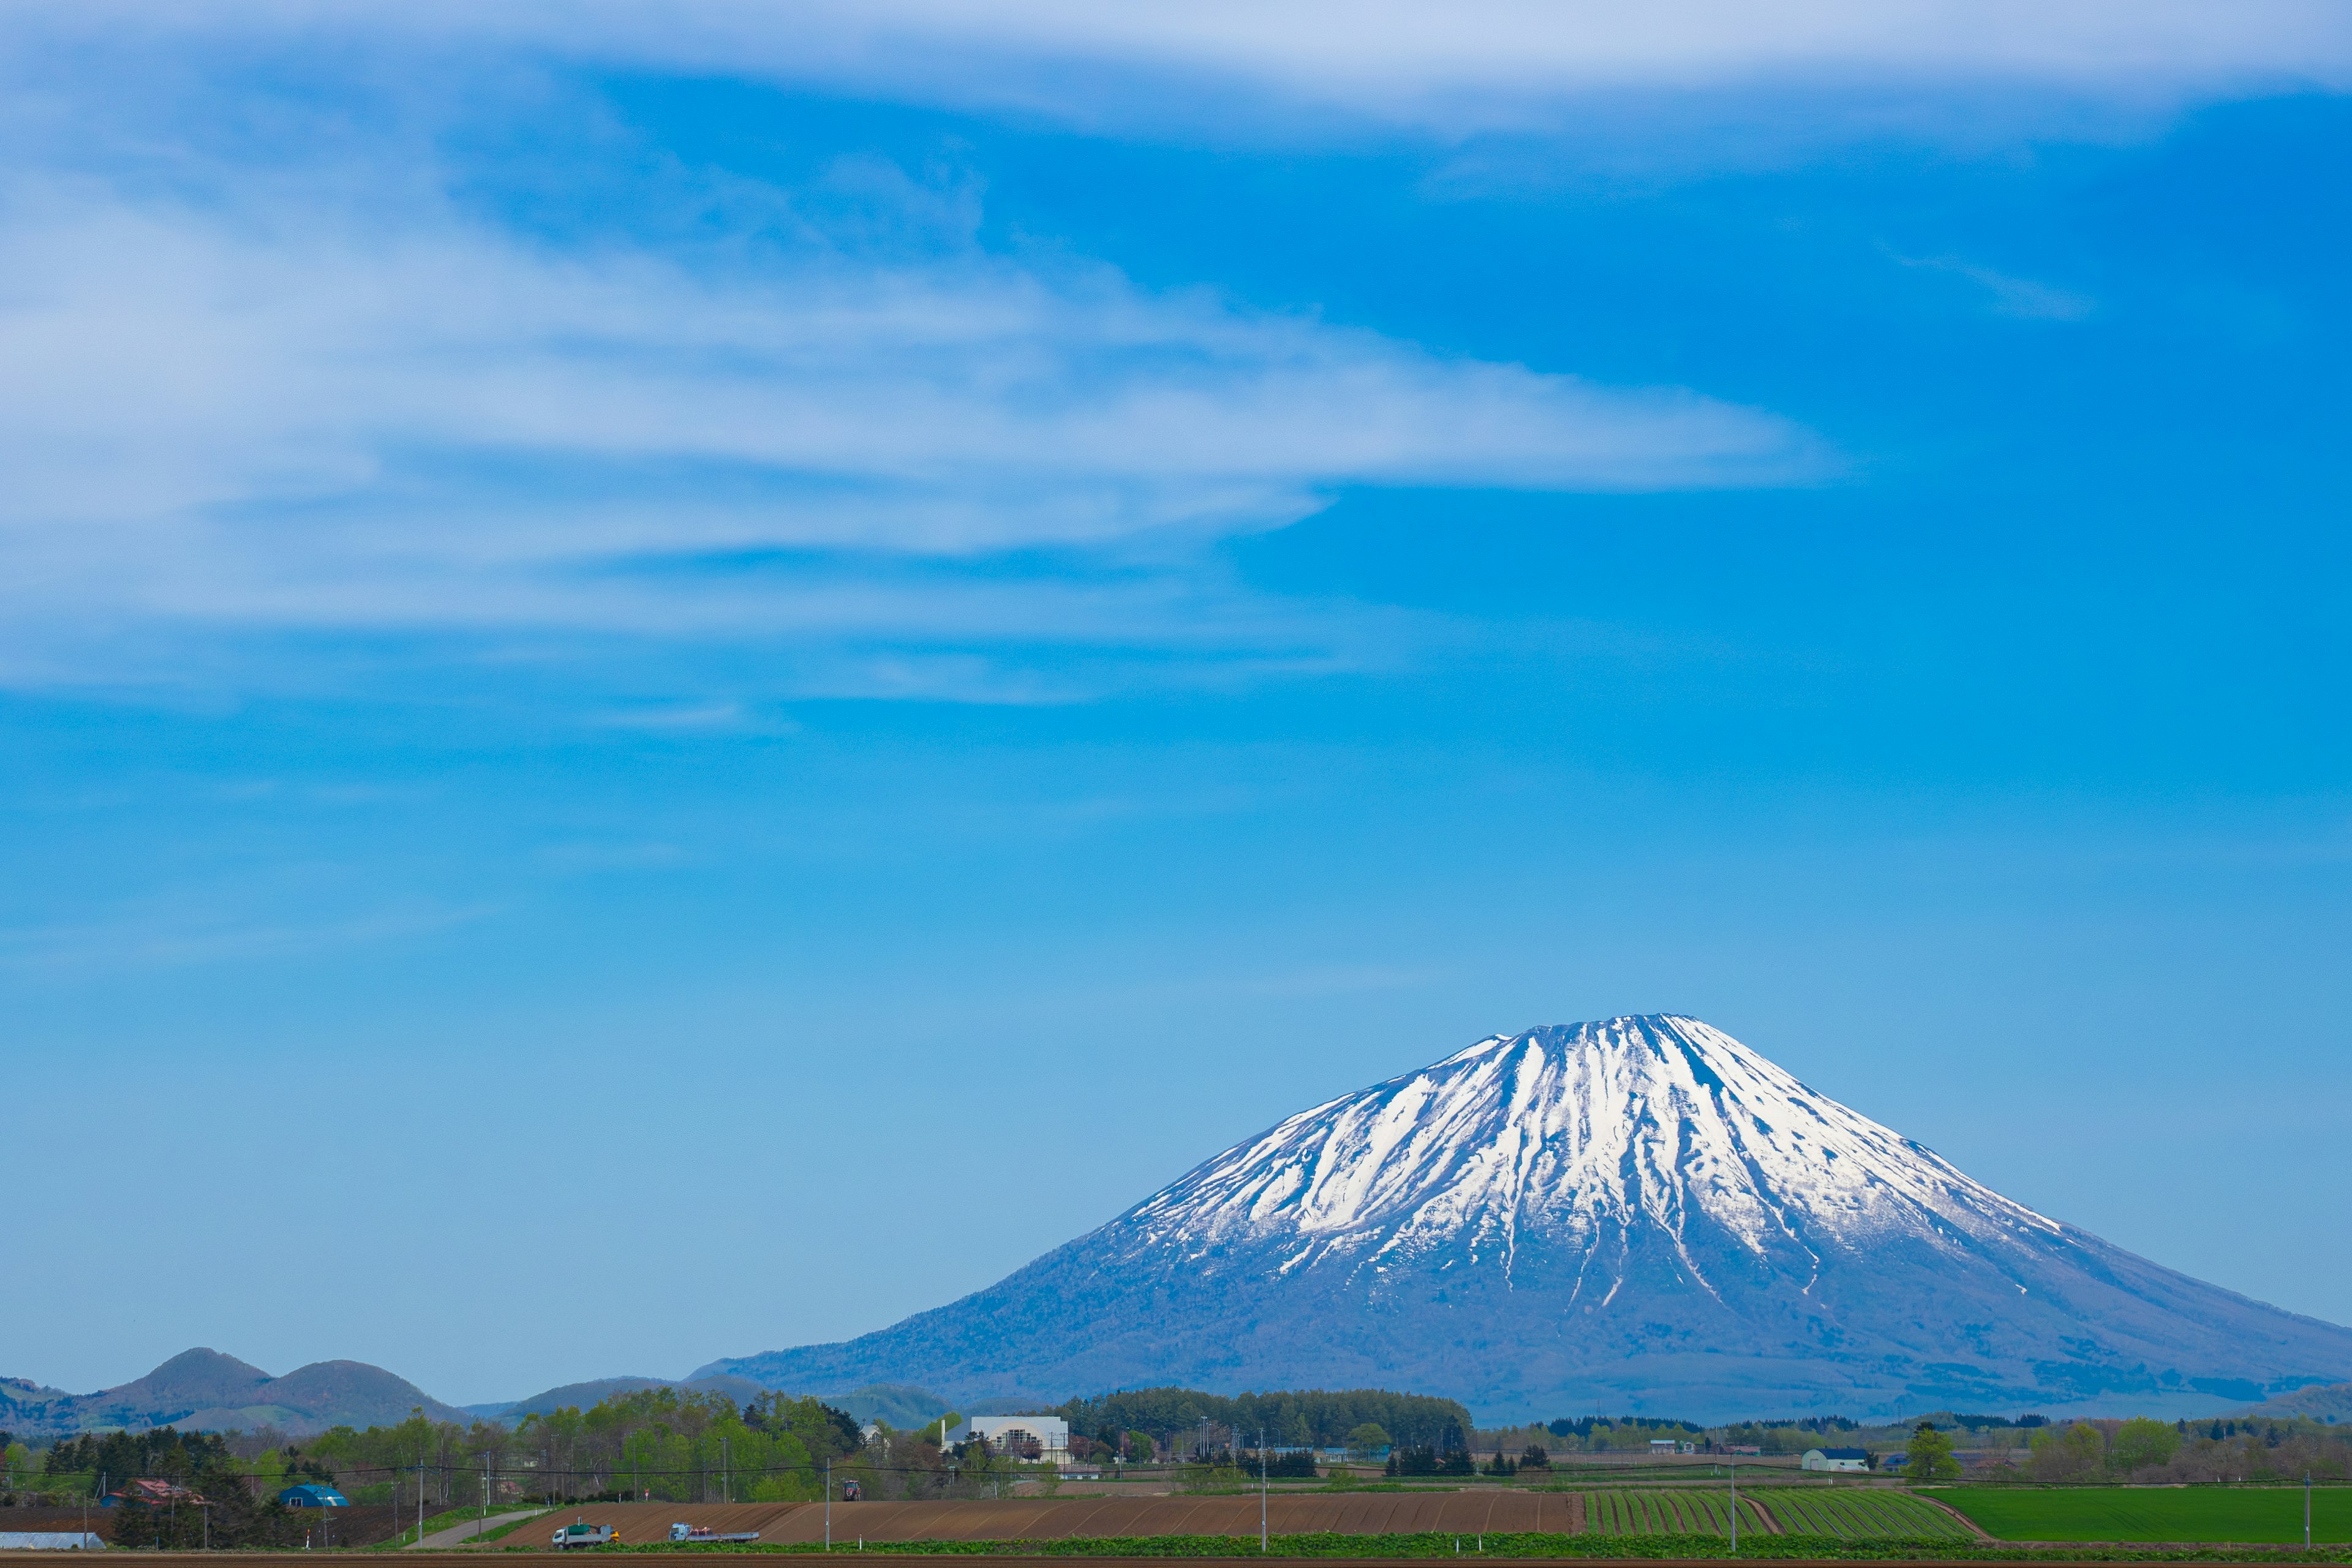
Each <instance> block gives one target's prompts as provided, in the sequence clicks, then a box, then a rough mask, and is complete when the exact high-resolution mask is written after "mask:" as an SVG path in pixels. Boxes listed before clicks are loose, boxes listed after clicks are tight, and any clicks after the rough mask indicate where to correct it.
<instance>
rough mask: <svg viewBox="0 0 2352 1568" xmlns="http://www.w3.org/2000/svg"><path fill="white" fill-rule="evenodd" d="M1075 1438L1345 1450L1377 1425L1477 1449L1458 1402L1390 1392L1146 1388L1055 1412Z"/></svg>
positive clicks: (1390, 1434)
mask: <svg viewBox="0 0 2352 1568" xmlns="http://www.w3.org/2000/svg"><path fill="white" fill-rule="evenodd" d="M1055 1414H1056V1415H1060V1416H1062V1417H1063V1419H1065V1420H1066V1421H1067V1422H1069V1424H1070V1430H1071V1431H1072V1432H1090V1433H1109V1434H1112V1435H1114V1436H1115V1435H1118V1434H1125V1433H1141V1434H1143V1435H1145V1436H1148V1437H1150V1438H1151V1439H1153V1440H1154V1442H1155V1443H1157V1444H1160V1445H1164V1446H1169V1447H1174V1448H1176V1449H1177V1450H1179V1451H1182V1452H1189V1451H1191V1449H1192V1447H1193V1446H1194V1441H1193V1440H1194V1437H1195V1435H1197V1434H1199V1433H1200V1432H1201V1430H1202V1427H1203V1426H1208V1427H1210V1428H1212V1429H1222V1431H1221V1432H1218V1433H1217V1436H1223V1437H1224V1438H1225V1440H1226V1441H1227V1442H1238V1441H1246V1442H1250V1443H1255V1441H1256V1440H1257V1437H1258V1435H1259V1434H1261V1433H1263V1434H1264V1435H1265V1442H1266V1444H1267V1446H1268V1447H1283V1448H1291V1447H1297V1448H1338V1447H1349V1446H1352V1445H1351V1440H1350V1436H1349V1435H1350V1434H1351V1433H1353V1432H1355V1431H1356V1430H1357V1429H1358V1428H1360V1427H1363V1426H1376V1427H1378V1428H1380V1429H1381V1431H1382V1432H1383V1433H1384V1434H1386V1436H1385V1437H1384V1439H1383V1446H1385V1444H1386V1443H1388V1442H1395V1443H1402V1444H1406V1445H1409V1446H1413V1447H1431V1448H1435V1449H1437V1450H1439V1451H1440V1452H1452V1451H1454V1450H1455V1449H1467V1448H1468V1447H1470V1430H1471V1424H1470V1412H1469V1411H1468V1410H1467V1409H1465V1408H1464V1406H1463V1405H1462V1404H1461V1403H1460V1402H1459V1401H1457V1400H1452V1399H1439V1398H1435V1397H1433V1396H1432V1395H1429V1394H1394V1393H1391V1392H1390V1391H1388V1390H1386V1389H1378V1388H1350V1389H1320V1388H1316V1389H1302V1390H1294V1391H1290V1392H1286V1393H1273V1394H1233V1395H1226V1394H1203V1393H1202V1392H1201V1391H1200V1390H1198V1389H1192V1388H1139V1389H1129V1390H1124V1391H1122V1392H1120V1393H1118V1394H1102V1395H1099V1396H1098V1397H1096V1398H1093V1399H1073V1400H1071V1401H1070V1402H1068V1403H1067V1404H1066V1405H1062V1406H1061V1407H1060V1408H1059V1409H1058V1410H1057V1411H1056V1412H1055Z"/></svg>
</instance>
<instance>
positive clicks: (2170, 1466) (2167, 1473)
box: [1980, 1416, 2352, 1484]
mask: <svg viewBox="0 0 2352 1568" xmlns="http://www.w3.org/2000/svg"><path fill="white" fill-rule="evenodd" d="M1980 1473H1981V1474H1982V1475H1983V1477H1984V1479H1988V1480H2011V1479H2014V1480H2026V1481H2043V1482H2050V1481H2126V1480H2127V1481H2137V1482H2141V1483H2143V1484H2160V1483H2164V1482H2174V1481H2177V1482H2192V1481H2274V1480H2295V1479H2301V1478H2302V1477H2304V1476H2305V1475H2309V1476H2311V1477H2312V1478H2314V1479H2322V1480H2344V1479H2347V1478H2352V1432H2347V1431H2345V1430H2343V1429H2342V1428H2340V1427H2335V1426H2325V1425H2323V1424H2321V1423H2319V1422H2316V1421H2311V1420H2307V1419H2306V1420H2290V1421H2249V1420H2243V1419H2240V1420H2234V1421H2212V1422H2199V1421H2169V1422H2168V1421H2156V1420H2151V1419H2149V1418H2148V1417H2147V1416H2135V1417H2133V1418H2132V1419H2131V1420H2128V1421H2073V1422H2069V1423H2067V1424H2066V1425H2064V1426H2048V1425H2045V1426H2042V1427H2041V1428H2040V1429H2039V1430H2037V1431H2035V1432H2034V1434H2033V1436H2032V1441H2031V1442H2029V1443H2028V1445H2027V1446H2026V1447H2025V1450H2024V1453H2023V1457H2022V1458H2013V1457H2011V1456H2008V1455H2004V1456H2002V1457H2001V1458H1999V1459H1997V1460H1996V1461H1995V1462H1994V1463H1993V1464H1992V1465H1990V1467H1988V1468H1985V1469H1984V1470H1983V1471H1982V1472H1980Z"/></svg>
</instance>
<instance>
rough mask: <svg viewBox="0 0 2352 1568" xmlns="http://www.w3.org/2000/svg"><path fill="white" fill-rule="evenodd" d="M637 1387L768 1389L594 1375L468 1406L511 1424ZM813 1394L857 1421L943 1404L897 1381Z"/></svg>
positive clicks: (921, 1417) (931, 1411)
mask: <svg viewBox="0 0 2352 1568" xmlns="http://www.w3.org/2000/svg"><path fill="white" fill-rule="evenodd" d="M640 1388H677V1389H685V1390H691V1391H694V1392H697V1393H712V1394H725V1395H727V1397H728V1398H730V1399H731V1400H733V1401H735V1402H736V1403H737V1404H739V1405H740V1404H743V1403H745V1402H747V1401H749V1400H753V1399H757V1398H759V1397H760V1396H761V1395H762V1394H767V1393H769V1392H770V1389H769V1387H768V1385H767V1384H762V1383H761V1382H759V1381H758V1380H757V1379H754V1378H749V1377H738V1376H735V1375H733V1374H732V1373H715V1374H712V1375H709V1376H704V1377H694V1378H686V1379H677V1378H667V1377H599V1378H593V1379H591V1380H590V1381H588V1382H586V1383H567V1384H563V1385H562V1387H560V1388H550V1389H547V1390H544V1391H543V1392H541V1393H538V1394H532V1395H531V1396H530V1398H528V1399H518V1400H516V1401H514V1402H513V1403H512V1404H510V1405H472V1406H469V1407H468V1408H470V1409H471V1410H472V1411H473V1412H474V1413H475V1414H477V1415H483V1416H486V1417H488V1418H489V1419H491V1420H494V1421H501V1422H504V1423H506V1424H507V1425H509V1426H512V1425H513V1424H514V1423H516V1422H518V1421H520V1420H521V1419H522V1418H523V1417H524V1416H526V1415H548V1414H550V1413H551V1412H553V1411H557V1410H562V1409H564V1408H566V1407H571V1408H574V1409H580V1410H585V1409H587V1408H589V1407H590V1406H591V1405H599V1404H602V1403H603V1402H604V1401H605V1400H607V1399H610V1398H612V1397H613V1396H614V1394H628V1393H632V1392H634V1391H635V1390H637V1389H640ZM818 1397H819V1398H821V1399H823V1400H824V1402H825V1403H826V1404H827V1405H832V1406H833V1407H834V1408H835V1409H836V1410H840V1411H844V1412H845V1413H846V1414H848V1415H853V1416H855V1417H856V1418H857V1419H858V1420H860V1421H875V1420H880V1421H886V1422H887V1423H889V1424H890V1425H891V1426H921V1425H922V1424H923V1423H924V1422H926V1421H930V1420H933V1419H936V1418H937V1417H939V1416H941V1415H946V1414H947V1409H948V1406H947V1402H946V1401H945V1400H942V1399H940V1397H939V1396H938V1395H937V1394H932V1393H930V1392H929V1390H926V1389H921V1388H914V1387H909V1386H903V1385H892V1384H877V1385H875V1386H873V1387H870V1388H861V1389H858V1390H856V1391H855V1392H854V1393H850V1394H820V1395H818Z"/></svg>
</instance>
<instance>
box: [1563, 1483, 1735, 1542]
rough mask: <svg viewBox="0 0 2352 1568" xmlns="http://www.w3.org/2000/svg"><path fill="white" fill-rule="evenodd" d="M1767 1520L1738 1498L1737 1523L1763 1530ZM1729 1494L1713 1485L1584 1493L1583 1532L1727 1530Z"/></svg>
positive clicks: (1718, 1532) (1704, 1532) (1716, 1532)
mask: <svg viewBox="0 0 2352 1568" xmlns="http://www.w3.org/2000/svg"><path fill="white" fill-rule="evenodd" d="M1771 1528H1772V1527H1771V1526H1770V1525H1769V1524H1767V1523H1765V1522H1764V1520H1763V1517H1762V1516H1761V1515H1759V1513H1758V1512H1757V1511H1756V1505H1755V1504H1754V1503H1752V1502H1750V1501H1749V1500H1748V1499H1746V1498H1744V1497H1743V1498H1741V1499H1740V1500H1739V1529H1740V1532H1741V1533H1742V1534H1745V1535H1759V1536H1760V1535H1765V1534H1768V1533H1769V1532H1770V1531H1771ZM1730 1532H1731V1506H1730V1500H1729V1499H1728V1498H1727V1497H1725V1496H1723V1495H1722V1494H1721V1493H1718V1492H1713V1491H1686V1490H1676V1491H1664V1490H1659V1491H1650V1490H1637V1489H1632V1488H1618V1489H1612V1490H1610V1491H1592V1492H1587V1493H1585V1494H1584V1533H1585V1534H1587V1535H1728V1534H1729V1533H1730Z"/></svg>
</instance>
